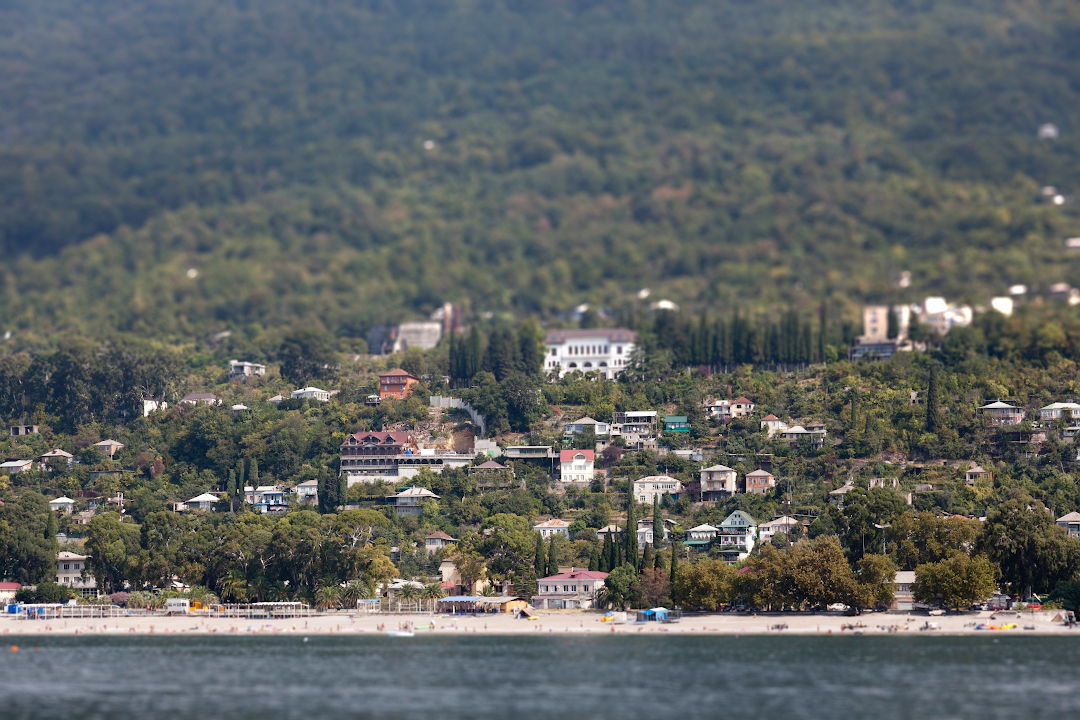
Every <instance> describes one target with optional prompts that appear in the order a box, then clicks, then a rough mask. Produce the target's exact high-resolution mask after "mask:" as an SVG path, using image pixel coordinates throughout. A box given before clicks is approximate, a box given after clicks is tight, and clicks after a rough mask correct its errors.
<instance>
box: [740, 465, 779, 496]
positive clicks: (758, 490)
mask: <svg viewBox="0 0 1080 720" xmlns="http://www.w3.org/2000/svg"><path fill="white" fill-rule="evenodd" d="M775 487H776V477H775V476H774V475H773V474H772V473H770V472H766V471H765V470H755V471H754V472H752V473H747V474H746V492H748V493H750V494H751V495H767V494H768V493H770V492H772V490H773V488H775Z"/></svg>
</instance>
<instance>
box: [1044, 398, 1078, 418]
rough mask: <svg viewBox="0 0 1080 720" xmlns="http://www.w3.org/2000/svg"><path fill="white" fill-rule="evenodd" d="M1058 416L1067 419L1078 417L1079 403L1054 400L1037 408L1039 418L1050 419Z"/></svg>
mask: <svg viewBox="0 0 1080 720" xmlns="http://www.w3.org/2000/svg"><path fill="white" fill-rule="evenodd" d="M1058 418H1067V419H1069V420H1074V419H1077V418H1080V403H1074V402H1056V403H1051V404H1049V405H1047V406H1046V407H1044V408H1039V419H1040V420H1044V421H1051V420H1057V419H1058Z"/></svg>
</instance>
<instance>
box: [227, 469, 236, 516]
mask: <svg viewBox="0 0 1080 720" xmlns="http://www.w3.org/2000/svg"><path fill="white" fill-rule="evenodd" d="M225 494H226V495H228V496H229V511H230V512H235V511H236V505H235V501H236V471H235V470H230V471H229V484H228V485H226V486H225Z"/></svg>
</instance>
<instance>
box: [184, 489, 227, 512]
mask: <svg viewBox="0 0 1080 720" xmlns="http://www.w3.org/2000/svg"><path fill="white" fill-rule="evenodd" d="M219 501H220V498H219V497H218V496H217V495H214V494H212V493H203V494H202V495H196V496H195V497H193V498H191V499H190V500H188V501H187V502H185V503H183V506H184V507H183V509H184V510H202V511H204V512H210V511H212V510H213V509H214V505H216V504H217V503H218V502H219Z"/></svg>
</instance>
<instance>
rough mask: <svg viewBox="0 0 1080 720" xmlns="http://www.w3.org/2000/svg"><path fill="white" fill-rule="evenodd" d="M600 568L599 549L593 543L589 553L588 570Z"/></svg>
mask: <svg viewBox="0 0 1080 720" xmlns="http://www.w3.org/2000/svg"><path fill="white" fill-rule="evenodd" d="M599 569H600V551H599V550H597V549H596V545H595V544H594V545H593V548H592V552H591V553H590V554H589V570H599Z"/></svg>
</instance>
